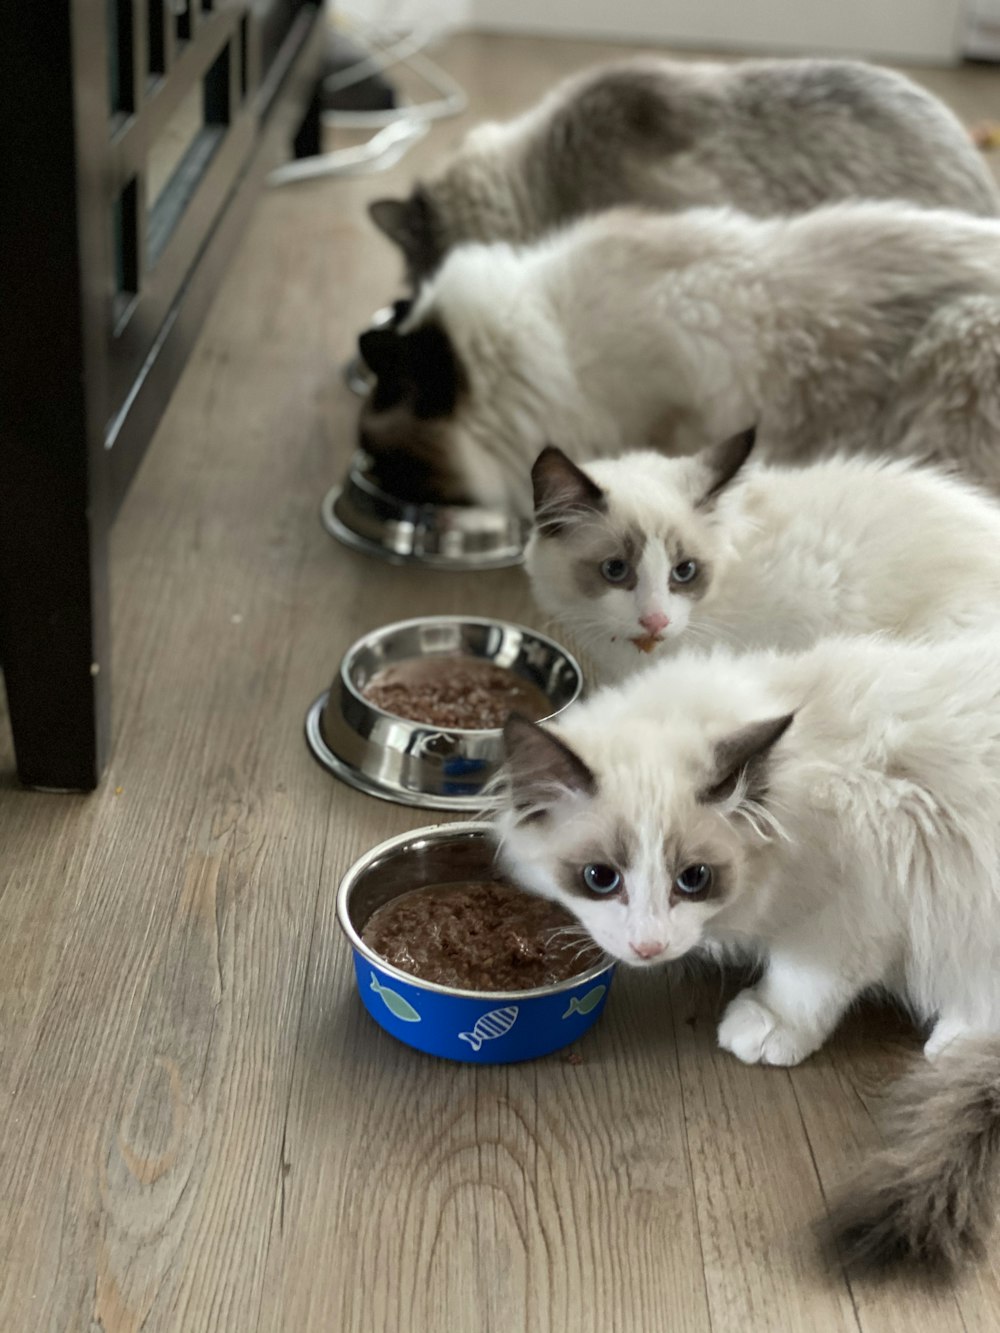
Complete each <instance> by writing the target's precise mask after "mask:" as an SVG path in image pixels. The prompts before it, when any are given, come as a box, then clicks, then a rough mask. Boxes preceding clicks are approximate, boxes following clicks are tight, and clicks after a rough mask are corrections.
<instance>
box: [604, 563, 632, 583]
mask: <svg viewBox="0 0 1000 1333" xmlns="http://www.w3.org/2000/svg"><path fill="white" fill-rule="evenodd" d="M631 573H632V566H631V565H630V564H629V562H628V561H627V560H618V559H611V560H605V561H604V563H603V564H602V565H601V577H602V578H604V579H606V580H607V582H608V583H624V582H625V580H626V579H627V578H628V576H629V575H630V574H631Z"/></svg>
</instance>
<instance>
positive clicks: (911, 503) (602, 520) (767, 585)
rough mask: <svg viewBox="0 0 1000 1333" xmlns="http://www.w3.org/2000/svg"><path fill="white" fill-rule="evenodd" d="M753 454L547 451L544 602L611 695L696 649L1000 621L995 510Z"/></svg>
mask: <svg viewBox="0 0 1000 1333" xmlns="http://www.w3.org/2000/svg"><path fill="white" fill-rule="evenodd" d="M752 447H753V432H747V433H745V434H743V435H738V436H735V437H734V438H733V439H731V440H727V441H725V442H724V443H723V444H721V445H717V446H714V447H711V448H708V449H705V450H702V451H701V452H700V453H698V454H696V455H694V456H693V457H691V458H665V457H663V455H661V454H656V453H648V452H647V453H634V454H625V455H623V456H622V457H621V458H617V459H603V460H600V461H598V462H593V463H588V464H587V465H586V466H585V467H584V468H580V467H578V466H577V465H576V464H575V463H573V462H571V461H570V460H569V459H568V458H567V457H566V455H565V454H563V453H562V452H561V451H560V450H558V449H555V448H552V447H550V448H548V449H545V450H543V452H542V453H541V454H540V455H539V457H538V459H537V461H536V463H535V466H534V468H533V470H532V477H533V482H534V491H535V520H536V525H535V531H534V533H533V535H532V538H531V540H530V542H529V544H528V550H527V558H526V567H527V571H528V575H529V577H530V579H531V586H532V591H533V593H534V596H535V601H536V602H537V603H538V605H539V606H540V607H541V608H542V609H543V610H544V611H546V612H547V613H548V614H549V615H550V616H552V617H554V619H555V620H557V621H558V622H559V624H560V625H561V626H562V627H563V628H564V629H567V630H569V631H570V633H571V635H572V636H573V638H574V640H575V641H576V643H577V644H578V645H579V646H580V647H581V648H582V649H584V651H585V652H586V653H587V654H588V656H589V658H590V659H591V662H592V663H593V665H594V666H595V667H596V668H597V670H598V673H599V674H600V676H601V677H602V678H603V679H604V680H605V681H619V680H622V679H624V678H625V677H626V676H628V675H631V674H632V673H633V672H635V671H637V670H638V669H640V668H641V667H645V666H646V665H648V664H649V663H650V662H651V661H656V660H659V659H660V658H662V657H663V656H665V655H668V654H671V653H673V652H676V651H677V650H678V649H680V648H684V647H687V646H694V647H696V648H701V647H706V646H710V645H712V644H714V643H722V644H730V645H732V646H734V647H742V648H754V647H756V648H766V647H777V648H806V647H809V646H810V645H811V644H813V643H815V642H816V641H817V640H818V639H820V638H822V637H823V636H824V635H829V634H838V633H842V634H867V633H872V632H877V631H882V632H885V633H888V634H892V635H895V636H898V637H904V638H916V637H919V636H923V635H929V636H940V635H945V634H950V633H953V632H954V631H955V630H957V629H962V628H966V627H968V626H970V625H975V624H977V623H978V624H982V623H984V621H986V620H989V621H992V622H994V623H998V622H1000V505H998V504H997V503H996V502H995V501H994V500H993V499H992V498H991V497H989V496H986V495H981V494H980V493H979V492H977V491H976V490H975V489H974V488H973V487H971V486H968V485H966V484H965V483H963V482H960V481H958V480H956V479H954V478H951V477H947V476H945V475H943V474H942V473H940V472H938V471H937V470H935V469H931V468H925V467H916V466H914V465H913V464H912V463H907V462H902V461H898V460H894V461H888V460H876V459H871V458H859V457H854V458H850V457H839V458H832V459H828V460H826V461H823V462H819V463H814V464H812V465H811V466H808V467H803V468H788V467H769V466H767V465H764V464H760V463H756V462H754V461H753V460H752V459H751V457H750V454H751V449H752ZM748 460H750V461H748Z"/></svg>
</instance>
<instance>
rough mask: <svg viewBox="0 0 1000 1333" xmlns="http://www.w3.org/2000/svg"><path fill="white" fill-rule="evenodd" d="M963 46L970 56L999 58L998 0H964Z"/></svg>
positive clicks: (999, 5) (999, 24)
mask: <svg viewBox="0 0 1000 1333" xmlns="http://www.w3.org/2000/svg"><path fill="white" fill-rule="evenodd" d="M966 3H967V5H968V10H969V12H968V17H967V20H966V25H965V35H964V40H963V43H962V45H963V48H964V49H965V51H966V53H967V54H968V55H970V56H983V57H986V58H987V59H990V60H1000V0H966Z"/></svg>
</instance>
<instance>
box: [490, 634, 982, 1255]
mask: <svg viewBox="0 0 1000 1333" xmlns="http://www.w3.org/2000/svg"><path fill="white" fill-rule="evenodd" d="M506 746H507V769H506V771H507V785H506V788H505V790H504V792H503V794H502V795H501V797H500V808H499V810H498V812H497V815H496V821H497V822H496V825H495V836H496V838H497V841H498V843H499V849H500V857H501V862H502V865H503V867H504V869H505V871H506V872H507V873H508V874H509V875H510V876H511V877H512V878H513V879H514V880H516V881H517V882H519V883H520V884H522V885H524V886H526V887H527V888H529V889H531V890H533V891H534V892H536V893H538V894H541V895H542V896H545V897H549V898H552V899H555V900H556V901H557V902H560V903H562V904H563V905H564V906H565V907H567V908H568V909H569V910H570V911H571V912H572V913H573V914H574V915H575V916H576V917H577V919H578V920H579V922H580V923H581V924H582V926H583V927H584V928H585V929H586V931H587V932H588V933H589V934H590V935H591V936H592V937H593V939H594V940H596V941H597V943H598V944H599V945H600V946H601V947H602V948H603V949H605V950H606V951H607V952H608V953H609V954H611V955H613V956H614V957H615V958H618V959H620V960H621V961H622V962H624V963H628V964H632V965H634V966H648V965H651V964H654V963H662V962H664V961H668V960H671V959H679V958H682V957H684V956H685V955H687V954H690V953H692V952H693V951H707V952H709V953H710V954H716V955H726V954H727V953H729V952H730V951H733V952H735V953H737V954H742V955H746V954H749V955H750V956H751V957H753V958H756V959H758V960H759V962H760V964H761V965H762V968H763V972H762V975H761V978H760V980H759V981H758V982H757V984H756V985H754V986H751V987H750V988H749V989H746V990H743V991H742V992H740V994H738V995H737V996H736V998H735V999H734V1000H733V1001H732V1003H731V1004H730V1005H729V1007H728V1008H727V1010H726V1011H725V1015H724V1017H723V1019H722V1022H721V1024H720V1026H719V1032H718V1039H719V1044H720V1045H721V1046H722V1047H723V1049H725V1050H727V1051H730V1052H732V1053H733V1054H734V1055H736V1056H737V1057H738V1058H739V1059H740V1060H743V1061H745V1062H747V1063H761V1064H770V1065H795V1064H798V1063H799V1062H800V1061H801V1060H804V1059H806V1058H807V1057H808V1056H809V1055H810V1054H812V1052H814V1051H815V1050H817V1049H818V1048H819V1047H820V1046H822V1045H823V1043H824V1042H825V1041H826V1039H827V1037H828V1036H829V1035H830V1033H831V1032H832V1031H833V1029H834V1028H835V1027H836V1026H837V1024H838V1022H839V1020H840V1018H841V1017H842V1015H843V1014H844V1012H845V1010H846V1009H847V1008H848V1007H849V1006H850V1005H852V1003H853V1002H854V1001H855V999H856V998H857V997H858V996H860V995H861V994H862V993H863V992H865V991H867V990H869V989H872V988H874V989H879V990H885V991H888V992H890V993H891V994H893V995H895V996H897V997H899V999H900V1000H901V1001H902V1002H903V1003H904V1004H905V1005H906V1006H907V1007H908V1008H909V1009H910V1011H911V1012H912V1013H913V1015H914V1017H915V1019H916V1020H917V1022H918V1023H920V1024H924V1025H926V1026H927V1028H928V1029H929V1032H930V1035H929V1037H928V1038H927V1042H926V1045H925V1047H924V1052H925V1055H926V1057H927V1059H928V1060H929V1061H932V1062H934V1063H933V1064H932V1066H931V1067H930V1068H928V1069H927V1070H926V1071H924V1072H922V1073H920V1074H918V1075H916V1076H915V1078H913V1079H912V1080H911V1081H910V1083H909V1084H908V1085H907V1086H905V1087H904V1088H903V1090H902V1091H901V1093H900V1094H899V1096H898V1098H897V1102H898V1106H899V1111H900V1114H899V1117H898V1124H897V1126H896V1129H895V1132H894V1134H893V1136H892V1137H891V1139H890V1143H889V1147H888V1148H887V1150H886V1151H885V1152H884V1153H882V1154H880V1155H879V1156H878V1157H876V1159H875V1160H874V1161H873V1162H872V1163H871V1164H870V1166H869V1167H868V1169H867V1171H866V1173H865V1175H864V1176H863V1177H862V1179H861V1180H860V1182H858V1183H857V1184H856V1185H855V1187H854V1189H853V1191H852V1192H851V1194H850V1196H849V1197H848V1198H847V1200H846V1201H845V1203H844V1205H843V1206H842V1210H841V1212H840V1213H839V1214H838V1216H837V1230H838V1235H839V1238H840V1240H841V1242H842V1244H843V1246H844V1248H845V1250H846V1252H847V1257H848V1258H854V1259H858V1260H862V1261H868V1262H875V1263H885V1264H893V1263H896V1262H901V1261H913V1262H914V1263H916V1264H918V1265H922V1266H926V1265H941V1266H944V1267H945V1268H950V1267H953V1266H955V1265H957V1264H958V1263H960V1262H961V1260H962V1259H963V1257H965V1255H966V1254H968V1253H969V1252H970V1251H975V1250H976V1249H978V1248H979V1247H980V1246H981V1243H982V1241H983V1238H984V1236H985V1234H986V1232H987V1230H988V1228H989V1224H990V1222H991V1220H992V1215H993V1201H992V1192H993V1186H994V1184H995V1177H996V1172H997V1165H998V1163H997V1154H998V1151H1000V633H998V632H997V631H992V632H989V633H984V634H981V635H980V634H976V633H973V632H964V633H959V634H956V635H955V636H953V637H952V638H950V639H948V640H941V641H936V642H932V643H919V644H912V643H893V642H890V641H885V640H881V639H875V638H870V639H865V638H844V639H836V638H832V639H827V640H824V641H823V642H821V643H820V644H818V645H816V646H815V647H813V648H812V649H810V650H808V651H806V652H804V653H800V654H797V655H796V654H793V655H787V656H783V655H781V654H779V653H777V652H758V653H750V654H745V655H732V654H730V653H729V652H726V651H723V650H719V649H717V650H715V651H714V652H713V653H711V654H709V655H706V656H701V655H698V654H682V655H680V656H678V657H675V658H673V659H670V660H668V661H665V662H663V663H661V664H659V665H658V666H655V667H653V668H652V669H651V670H649V671H648V672H642V673H640V674H639V675H638V676H635V677H633V678H632V679H631V680H629V681H628V682H626V683H625V684H624V685H621V686H618V687H615V688H610V689H606V690H603V691H599V692H598V693H597V694H596V695H594V696H592V697H591V698H590V699H589V700H588V701H586V702H584V703H582V704H579V705H577V706H576V707H575V708H573V709H571V710H570V711H569V712H568V713H567V714H566V715H565V719H564V720H561V721H560V722H559V724H558V725H556V726H553V727H551V728H543V727H539V726H537V725H535V724H534V723H530V722H527V721H525V720H524V719H517V718H514V719H512V720H510V721H509V722H508V724H507V727H506Z"/></svg>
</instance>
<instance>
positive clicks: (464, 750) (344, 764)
mask: <svg viewBox="0 0 1000 1333" xmlns="http://www.w3.org/2000/svg"><path fill="white" fill-rule="evenodd" d="M458 654H466V655H469V656H472V657H480V658H484V659H486V660H487V661H490V662H493V663H495V664H496V665H497V666H501V667H507V668H508V669H509V670H511V671H513V672H514V673H515V674H516V675H518V676H522V677H523V678H524V679H525V680H529V681H531V682H532V683H533V684H534V685H537V686H538V687H539V689H540V690H541V691H542V692H543V694H545V696H546V697H547V698H548V700H549V702H550V703H551V705H552V710H551V712H550V713H549V714H548V715H547V716H549V717H554V716H555V715H556V714H557V713H561V712H562V711H563V709H565V708H568V707H569V705H570V704H572V703H574V702H575V700H576V699H578V698H579V697H580V693H581V691H582V689H583V673H582V672H581V670H580V667H579V664H578V663H577V661H576V659H575V658H574V657H573V656H572V655H571V654H570V653H568V652H567V651H566V649H565V648H561V647H560V646H559V644H557V643H554V642H553V641H552V639H549V638H547V637H546V636H545V635H544V634H539V633H537V632H536V631H535V630H530V629H524V628H523V627H522V626H520V625H511V624H507V623H505V622H504V621H499V620H486V619H479V618H475V617H468V616H422V617H420V618H419V619H417V620H403V621H399V622H398V623H396V624H393V625H386V626H383V628H382V629H377V630H374V631H373V632H372V633H371V634H366V635H365V636H364V638H361V639H359V640H358V641H357V643H355V644H354V645H353V647H351V648H349V649H348V651H347V652H346V653H345V654H344V658H343V661H342V662H341V664H340V670H339V671H338V673H337V676H336V678H335V679H334V681H333V684H332V685H331V686H330V689H329V690H327V691H326V692H325V693H324V694H321V695H320V697H319V698H318V699H317V700H316V701H315V703H314V704H313V705H312V707H311V708H310V710H309V713H308V715H307V717H306V739H307V740H308V743H309V748H310V749H311V750H312V752H313V754H314V755H315V757H316V758H317V759H318V760H319V762H320V763H321V764H323V765H324V767H326V768H328V769H329V770H330V772H331V773H333V774H334V775H335V776H336V777H338V778H340V779H341V781H343V782H346V783H348V784H349V785H350V786H352V787H356V788H357V789H358V790H359V791H363V792H367V793H368V795H370V796H378V797H380V798H381V799H383V800H386V801H396V802H398V803H399V804H401V805H416V806H422V807H424V808H426V809H431V810H466V811H468V810H470V809H472V810H474V809H476V808H477V807H478V806H479V805H480V804H481V800H482V790H483V787H484V786H485V784H486V783H487V782H488V781H489V780H490V778H492V777H493V776H494V774H495V773H496V772H497V770H498V768H499V767H500V764H501V762H502V760H503V737H502V733H501V731H500V730H499V728H494V729H491V730H488V731H467V730H465V729H463V728H459V727H448V728H441V727H432V726H428V725H427V724H426V723H423V722H411V721H408V720H406V719H405V718H400V717H395V716H394V715H393V714H392V713H386V712H384V711H383V710H382V709H381V708H376V707H375V705H374V704H372V703H370V702H369V701H368V700H367V699H366V698H365V697H364V695H363V693H362V690H363V689H364V688H365V686H366V685H367V684H368V682H369V681H370V680H371V678H372V676H374V675H375V673H376V672H377V671H380V670H381V669H382V668H383V667H386V666H389V665H391V664H392V663H394V662H401V661H403V660H404V659H405V658H411V657H426V656H442V657H454V656H456V655H458Z"/></svg>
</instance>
